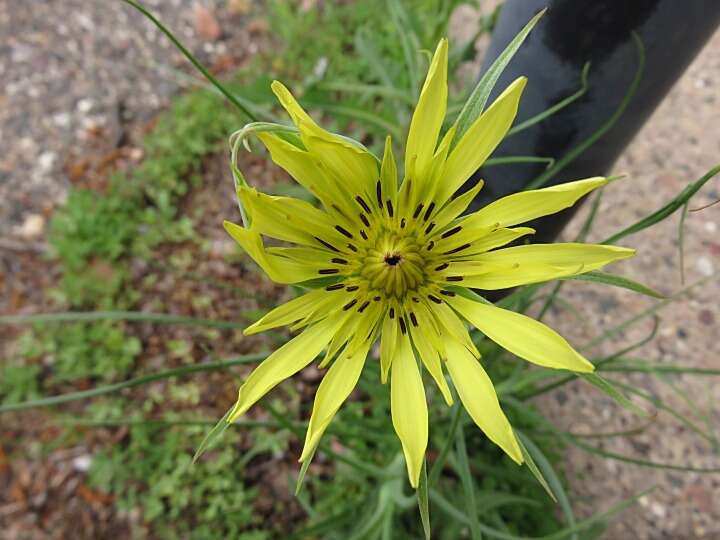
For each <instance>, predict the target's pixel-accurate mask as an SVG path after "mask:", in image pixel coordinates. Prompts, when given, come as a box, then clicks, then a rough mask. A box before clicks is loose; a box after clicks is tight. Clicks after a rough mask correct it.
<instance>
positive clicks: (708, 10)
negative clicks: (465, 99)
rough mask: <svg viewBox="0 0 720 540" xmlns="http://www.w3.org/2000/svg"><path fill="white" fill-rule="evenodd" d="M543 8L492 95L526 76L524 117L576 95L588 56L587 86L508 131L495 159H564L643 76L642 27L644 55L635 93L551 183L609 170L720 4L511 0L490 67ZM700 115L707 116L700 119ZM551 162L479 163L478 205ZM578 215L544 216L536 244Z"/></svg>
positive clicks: (703, 36) (518, 186) (708, 31)
mask: <svg viewBox="0 0 720 540" xmlns="http://www.w3.org/2000/svg"><path fill="white" fill-rule="evenodd" d="M544 7H547V8H548V10H547V13H546V14H545V16H544V17H543V18H542V19H541V20H540V22H539V23H538V25H537V27H536V28H535V29H534V30H533V32H532V33H531V34H530V36H529V37H528V39H527V41H526V42H525V43H524V44H523V45H522V47H521V48H520V50H519V51H518V52H517V54H516V55H515V57H514V58H513V60H512V61H511V62H510V65H509V66H508V68H507V69H506V70H505V72H504V73H503V76H502V77H501V79H500V81H498V84H497V85H496V87H495V90H494V94H495V95H497V94H498V93H499V92H500V91H502V89H503V88H505V86H506V85H507V84H508V83H510V82H511V81H512V80H513V79H515V78H516V77H519V76H520V75H526V76H527V77H528V85H527V88H526V90H525V93H524V95H523V99H522V102H521V105H520V111H519V113H518V118H517V121H516V123H517V122H521V121H523V120H526V119H528V118H531V117H533V116H535V115H536V114H538V113H541V112H542V111H544V110H546V109H547V108H549V107H551V106H552V105H554V104H556V103H557V102H559V101H560V100H562V99H563V98H565V97H567V96H569V95H571V94H572V93H574V92H575V91H576V90H577V89H578V88H579V85H580V82H579V81H580V73H581V70H582V68H583V66H584V65H585V63H586V62H590V71H589V77H588V90H587V92H586V93H585V95H584V96H583V97H582V98H580V99H579V100H578V101H576V102H574V103H573V104H571V105H570V106H568V107H567V108H565V109H563V110H562V111H560V112H558V113H557V114H555V115H554V116H551V117H549V118H548V119H546V120H544V121H543V122H541V123H540V124H536V125H535V126H533V127H531V128H529V129H527V130H524V131H521V132H519V133H517V134H515V135H512V136H510V137H508V138H507V139H506V140H505V141H504V142H503V143H502V144H501V146H500V147H499V149H498V150H497V151H496V152H495V154H494V156H545V157H552V158H555V159H559V158H561V157H562V156H564V155H565V154H567V152H569V151H571V150H572V149H574V148H576V147H577V146H578V145H580V144H581V143H582V142H583V141H585V140H586V139H587V138H588V137H590V136H591V135H592V134H593V133H594V132H595V131H597V130H598V129H599V128H600V127H601V126H602V125H603V124H604V123H605V122H606V121H607V120H608V119H609V118H610V117H611V116H612V115H613V113H614V112H615V111H616V109H618V107H619V106H620V104H621V102H622V100H623V97H624V96H625V94H626V92H627V91H628V88H629V86H630V85H631V83H632V80H633V78H634V76H635V74H636V71H637V67H638V60H639V55H638V47H637V45H636V43H635V41H634V40H633V37H632V34H633V33H635V34H636V35H637V37H638V38H639V39H640V42H641V43H642V45H643V48H644V51H645V57H646V62H645V69H644V70H643V74H642V79H641V81H640V83H639V86H638V88H637V91H636V93H635V94H634V96H633V98H632V100H631V101H630V102H629V104H628V106H627V108H626V109H625V111H624V113H623V114H622V116H620V117H619V119H618V121H617V122H616V123H615V124H614V125H613V127H612V128H610V129H609V131H607V132H606V133H605V134H604V135H603V136H602V137H601V138H600V139H599V140H598V141H597V142H596V143H595V144H594V145H592V146H591V147H590V148H588V149H587V150H586V151H584V152H583V153H582V154H581V155H580V156H579V157H578V158H577V159H575V160H574V161H572V162H571V163H569V164H568V165H567V166H565V167H564V168H563V169H562V170H560V171H558V172H557V174H555V175H554V176H553V177H552V178H551V179H550V180H549V181H548V184H558V183H562V182H567V181H570V180H576V179H580V178H585V177H588V176H596V175H603V174H606V173H607V172H608V171H609V170H610V167H611V166H612V164H613V162H614V161H615V159H617V157H618V156H619V155H620V153H621V152H622V151H623V149H624V148H625V147H626V146H627V144H628V143H629V142H630V141H631V140H632V138H633V137H634V136H635V134H636V133H637V132H638V130H639V129H640V128H641V127H642V125H643V124H644V123H645V121H646V120H647V118H648V117H649V116H650V114H651V113H652V112H653V110H654V109H655V108H656V107H657V106H658V104H659V103H660V102H661V101H662V99H663V97H664V96H665V95H666V94H667V92H668V91H669V90H670V88H671V87H672V85H673V84H674V83H675V81H676V80H677V79H678V78H679V77H680V75H681V74H682V73H683V71H684V70H685V68H686V67H687V66H688V64H689V63H690V62H691V61H692V60H693V58H694V57H695V56H696V55H697V54H698V52H699V51H700V49H701V48H702V46H703V45H704V44H705V42H706V41H707V40H708V39H709V38H710V36H711V35H712V33H713V31H714V30H715V29H716V28H717V26H718V24H719V23H720V1H718V0H687V1H684V2H681V1H679V0H506V2H505V3H504V5H503V7H502V11H501V13H500V17H499V20H498V23H497V25H496V28H495V31H494V33H493V38H492V42H491V45H490V48H489V50H488V53H487V56H486V57H485V61H484V66H483V70H485V69H487V67H488V66H489V65H490V63H492V61H493V60H494V59H495V58H496V57H497V55H498V54H499V53H500V52H501V51H502V50H503V49H504V48H505V46H506V45H507V44H508V43H509V42H510V40H511V39H512V38H513V37H514V36H515V35H516V34H517V32H518V31H519V30H520V29H521V28H522V26H523V25H524V24H525V23H526V22H527V21H528V20H529V19H530V18H531V17H532V16H533V15H534V14H535V13H537V12H538V11H540V10H541V9H542V8H544ZM697 120H698V122H702V118H698V119H697ZM544 168H545V166H544V165H543V164H521V165H520V164H517V165H515V164H513V165H503V166H495V167H485V168H483V169H481V170H480V171H478V173H477V177H480V178H484V179H485V180H486V183H485V188H484V189H483V190H482V191H481V192H480V195H479V197H478V199H477V200H476V201H475V204H476V205H477V206H482V205H485V204H487V203H488V202H490V201H492V200H495V199H497V198H499V197H502V196H503V195H506V194H508V193H512V192H515V191H520V190H522V189H524V188H525V186H527V185H528V184H529V183H530V182H532V181H533V179H535V178H537V177H539V176H540V175H541V174H542V173H543V171H544ZM571 216H572V209H571V210H570V211H566V212H563V213H561V214H558V215H555V216H550V217H548V218H544V219H541V220H538V221H537V222H536V223H535V224H534V225H535V226H536V228H537V230H538V234H537V235H535V238H534V241H536V242H543V241H550V240H552V239H553V238H555V236H557V234H558V233H559V232H560V231H561V230H562V228H563V227H564V225H565V224H566V223H567V221H568V220H569V219H570V217H571Z"/></svg>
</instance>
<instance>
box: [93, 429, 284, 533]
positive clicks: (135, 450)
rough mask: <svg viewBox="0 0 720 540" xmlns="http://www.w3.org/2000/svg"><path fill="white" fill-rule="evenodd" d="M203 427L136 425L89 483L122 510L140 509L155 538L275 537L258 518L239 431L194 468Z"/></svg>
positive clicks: (100, 460)
mask: <svg viewBox="0 0 720 540" xmlns="http://www.w3.org/2000/svg"><path fill="white" fill-rule="evenodd" d="M203 429H204V428H203V427H198V428H186V427H180V428H175V429H167V430H164V429H158V427H157V426H151V425H144V424H136V425H133V426H132V427H131V428H130V432H129V435H128V442H127V444H124V445H123V444H120V445H115V446H113V447H112V448H110V449H107V450H103V451H102V452H101V453H99V454H98V455H96V456H95V458H94V460H93V464H92V467H91V469H90V472H89V482H90V484H91V485H93V486H94V487H96V488H98V489H101V490H104V491H106V492H109V493H112V494H113V495H114V496H115V498H116V505H117V507H118V508H120V509H123V510H127V511H130V510H133V509H136V508H140V509H141V510H142V512H143V517H144V520H145V521H146V522H147V523H148V524H149V526H150V528H151V529H152V533H153V535H157V536H158V537H161V538H177V537H178V536H183V535H189V536H188V537H189V538H240V539H242V540H265V539H268V538H270V533H269V532H267V531H264V530H262V529H263V523H262V522H260V520H259V518H258V517H256V516H254V515H253V514H254V510H253V504H254V500H255V497H256V491H255V489H253V488H250V487H247V486H246V485H245V483H244V480H243V473H244V468H245V467H244V464H243V463H241V462H240V460H238V455H237V448H236V447H235V446H233V443H237V442H238V440H239V434H238V433H234V434H230V435H229V436H228V438H227V443H228V444H224V445H223V446H222V447H221V448H219V449H216V450H215V451H213V453H212V455H211V456H209V458H208V459H204V460H201V461H199V462H198V463H196V464H194V465H191V461H192V450H193V445H192V443H193V442H195V441H196V440H197V435H198V434H200V433H202V431H203ZM191 435H195V436H191Z"/></svg>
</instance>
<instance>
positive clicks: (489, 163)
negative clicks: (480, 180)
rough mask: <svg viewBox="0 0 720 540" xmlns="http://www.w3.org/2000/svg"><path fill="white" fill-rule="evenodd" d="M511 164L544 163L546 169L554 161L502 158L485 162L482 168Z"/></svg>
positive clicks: (542, 158) (549, 159) (537, 158)
mask: <svg viewBox="0 0 720 540" xmlns="http://www.w3.org/2000/svg"><path fill="white" fill-rule="evenodd" d="M513 163H545V164H546V166H547V167H552V166H553V164H554V163H555V159H554V158H550V157H536V156H503V157H496V158H490V159H487V160H485V163H483V167H492V166H494V165H512V164H513Z"/></svg>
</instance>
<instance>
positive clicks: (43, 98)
mask: <svg viewBox="0 0 720 540" xmlns="http://www.w3.org/2000/svg"><path fill="white" fill-rule="evenodd" d="M146 4H147V5H148V6H150V7H151V8H152V9H153V11H155V12H156V13H158V14H159V15H160V17H161V19H162V20H163V21H164V22H165V23H166V24H168V25H169V26H170V27H171V28H173V29H174V30H175V31H176V32H178V33H179V35H180V36H181V37H182V39H183V40H184V41H185V42H186V43H187V44H188V45H189V46H190V47H191V48H192V49H193V50H194V51H196V52H197V53H198V54H200V56H201V58H203V59H204V60H205V61H207V62H208V63H209V64H210V65H215V66H216V67H218V68H220V67H221V66H222V65H227V63H228V61H231V62H237V61H239V60H240V59H239V58H237V54H238V53H237V51H244V52H243V54H247V53H249V54H252V53H253V52H254V50H253V42H252V40H251V38H250V37H248V36H249V34H248V33H247V32H245V31H243V30H242V26H243V25H242V23H243V22H244V17H243V15H244V12H245V9H246V6H247V2H244V1H242V0H228V1H221V2H220V1H218V2H216V3H213V2H204V3H203V4H197V3H196V2H193V1H191V0H153V1H150V0H147V1H146ZM198 6H200V7H198ZM0 36H2V40H0V77H1V78H2V80H3V83H4V84H3V85H2V88H0V145H1V147H0V249H2V250H7V249H10V250H15V249H24V248H25V246H28V245H32V243H29V242H28V240H32V241H35V242H37V243H39V244H41V243H42V238H43V234H44V232H45V224H46V221H47V218H48V216H49V214H50V212H51V211H52V209H53V208H54V207H56V206H57V205H58V204H60V203H61V202H62V200H63V196H64V194H65V193H66V191H67V188H68V186H69V185H71V180H70V179H71V178H72V177H73V174H71V173H72V172H73V171H69V170H68V167H69V165H68V164H70V163H72V162H73V160H74V159H75V158H76V157H77V156H79V155H82V154H83V152H85V151H87V149H92V148H96V147H97V145H106V146H109V147H112V146H113V145H115V146H116V145H117V144H118V143H119V142H120V141H122V139H123V137H124V129H125V126H127V125H128V124H129V123H132V122H133V120H135V121H142V120H144V119H146V118H148V117H149V116H150V115H151V114H152V113H154V112H156V111H157V110H158V109H159V108H161V107H162V106H163V105H165V104H166V103H167V100H168V97H169V96H171V95H172V94H173V93H175V92H176V91H177V90H178V89H179V85H178V80H179V79H178V76H177V71H176V70H177V69H178V68H179V67H180V66H185V64H184V61H183V60H182V58H181V57H180V56H179V55H178V53H176V51H175V50H174V49H173V48H172V47H171V46H170V45H169V43H168V42H167V40H166V39H164V38H162V37H161V36H160V35H159V32H158V31H156V30H155V29H154V28H153V27H152V26H151V25H150V24H149V23H148V22H147V21H145V20H144V19H143V18H142V17H140V16H139V14H137V13H135V12H133V11H132V10H131V9H130V8H129V7H128V6H126V5H124V4H122V3H121V2H85V1H83V0H62V1H60V0H46V1H42V2H41V1H35V2H13V1H11V0H0ZM182 69H184V67H183V68H182ZM718 84H720V34H718V35H716V36H715V37H714V39H712V41H711V42H710V43H709V44H708V46H707V47H706V48H705V50H704V51H703V52H702V53H701V55H700V56H699V57H698V58H697V59H696V61H695V62H694V64H693V65H692V66H691V68H690V69H689V70H688V71H687V72H686V74H685V75H684V77H683V78H682V80H681V81H680V82H679V84H678V85H677V86H676V88H675V89H674V90H673V92H672V93H671V95H670V96H669V97H668V99H667V100H666V101H665V103H664V104H663V105H662V106H661V107H660V108H659V109H658V110H657V112H656V113H655V115H654V116H653V117H652V119H651V120H650V122H649V123H648V124H647V125H646V127H645V129H644V130H643V131H642V132H641V133H640V135H639V136H638V137H637V138H636V140H635V142H634V143H633V144H632V145H631V146H630V147H629V148H628V150H627V151H626V153H625V154H624V155H623V157H622V159H621V160H620V161H619V162H618V164H617V166H616V167H615V170H616V172H624V173H626V174H627V175H628V178H627V179H626V180H624V183H623V184H622V188H621V187H620V186H617V187H614V188H612V189H609V190H608V192H607V194H606V196H605V198H604V200H603V203H602V207H601V214H600V215H601V219H600V220H599V223H598V227H597V230H596V231H595V233H594V234H593V237H592V238H591V239H590V240H600V239H602V238H604V237H605V236H606V235H607V234H608V233H610V232H613V231H615V230H617V229H618V228H619V227H620V226H621V225H622V224H625V223H627V222H629V221H630V220H633V219H636V218H637V217H639V216H642V215H644V214H646V213H647V212H648V211H651V210H652V209H654V208H656V207H658V206H660V205H661V204H662V203H663V202H665V201H666V200H668V199H669V198H671V197H672V196H673V195H674V194H675V193H677V191H678V190H680V189H681V188H682V187H683V186H684V185H686V184H687V182H689V181H690V180H692V179H695V178H697V177H698V176H700V175H701V174H702V173H704V172H705V171H706V170H707V169H709V168H710V167H711V166H712V165H714V164H715V163H716V162H717V161H718V155H720V139H718V137H717V136H716V135H715V132H714V131H713V130H712V129H709V128H710V126H717V125H719V124H720V107H718V104H717V91H716V89H717V86H718ZM717 186H718V184H717V182H715V183H714V184H711V185H710V186H707V187H706V188H705V189H704V190H703V191H702V192H701V194H700V195H699V196H698V197H697V198H696V199H695V203H694V205H693V206H694V207H696V206H701V205H702V204H706V203H709V202H711V201H713V200H715V199H717V198H719V197H720V195H719V194H718V192H719V191H720V189H718V187H717ZM582 217H583V214H582V213H581V214H580V215H579V216H578V218H577V219H576V220H575V222H574V223H573V225H572V226H571V228H570V229H569V231H568V237H571V236H572V231H573V230H574V229H576V228H577V226H578V224H579V223H580V221H581V220H582ZM677 225H678V222H677V216H676V217H674V218H673V219H671V220H668V221H667V222H665V223H663V224H662V225H661V226H658V227H654V228H653V229H651V230H650V231H647V232H645V233H642V234H638V235H636V236H633V237H630V238H628V239H626V241H625V242H624V244H625V245H629V246H633V247H637V248H638V252H639V253H638V256H637V257H636V258H635V259H632V260H630V261H626V262H623V263H622V264H621V265H618V266H617V267H616V268H614V270H615V271H617V272H619V273H622V274H624V275H627V276H629V277H631V278H634V279H638V280H641V281H644V282H646V283H647V284H649V285H651V286H654V287H656V288H657V289H659V290H661V291H663V292H666V293H670V292H672V291H676V290H678V289H679V288H681V287H682V284H681V281H680V271H679V258H678V252H677ZM719 226H720V206H715V207H712V208H708V209H707V210H704V211H702V212H697V213H691V214H690V215H689V216H688V218H687V222H686V246H685V247H686V249H685V267H686V275H685V281H686V284H690V283H693V282H695V281H696V280H698V279H701V278H707V279H708V281H707V282H706V283H705V284H704V285H702V286H700V287H697V288H695V289H693V290H692V291H691V292H690V293H689V294H688V295H686V296H684V297H683V298H682V299H679V300H678V301H676V302H674V303H672V304H671V305H669V306H668V307H667V308H665V309H664V310H663V311H661V312H660V317H661V326H660V330H659V333H658V336H657V337H656V339H655V340H654V341H653V342H652V343H651V344H649V345H646V346H644V347H643V348H641V349H639V350H638V351H635V353H634V354H637V356H641V357H646V358H654V359H657V360H658V361H661V362H673V363H680V364H683V365H687V366H694V367H715V368H717V360H716V358H717V357H718V353H720V345H718V342H717V341H716V340H715V335H714V332H713V330H715V331H716V330H717V328H718V321H719V320H720V308H718V305H717V298H718V297H719V296H718V293H720V283H719V281H718V278H717V271H718V269H719V267H720V240H718V238H719V237H718V227H719ZM21 242H22V243H21ZM563 297H564V298H565V299H566V300H568V301H570V302H572V303H574V304H575V305H576V306H577V307H578V308H579V310H580V312H581V313H582V315H583V318H578V317H577V316H576V315H575V314H573V313H572V312H570V311H567V310H564V311H562V312H552V313H550V316H549V317H548V322H550V323H551V324H552V325H553V326H555V327H556V328H557V329H558V330H560V331H561V332H562V333H563V334H564V335H566V336H568V338H569V339H570V340H571V341H572V342H573V343H577V344H581V343H583V342H586V341H588V340H589V339H590V338H592V337H593V336H595V335H597V334H598V333H599V332H601V331H602V330H603V329H607V328H610V327H612V326H613V325H614V324H617V323H618V322H620V321H622V320H623V319H624V318H626V317H628V316H630V315H631V314H634V313H638V312H640V311H641V310H643V309H645V308H646V307H648V306H649V305H651V302H648V301H646V300H644V299H642V298H639V297H638V296H637V295H632V294H626V293H624V292H621V291H610V290H609V289H607V288H599V287H596V286H593V285H589V284H576V283H573V284H569V285H568V286H566V287H565V289H564V293H563ZM650 327H651V322H648V321H645V322H643V323H640V324H638V325H636V326H634V327H632V328H630V329H628V330H627V331H626V332H624V333H622V334H620V335H618V336H616V337H615V338H613V339H612V340H609V341H608V342H606V343H605V344H604V345H603V346H602V347H600V349H599V352H601V353H608V352H611V351H614V350H617V349H620V348H622V347H623V346H624V345H626V344H630V343H633V342H635V341H637V340H639V339H640V338H641V337H642V336H644V335H646V334H647V333H648V332H649V330H650ZM628 380H630V381H631V382H632V383H633V384H637V385H639V386H642V387H643V388H646V389H648V390H649V391H651V392H652V393H653V394H654V395H656V396H657V397H659V398H661V399H663V400H666V401H667V402H668V403H671V404H672V405H673V406H676V407H678V408H679V409H680V410H683V411H686V412H692V407H690V406H689V405H688V404H687V403H686V402H685V401H684V400H683V398H682V397H681V396H680V395H679V394H678V393H677V392H675V391H674V390H673V388H672V387H671V386H669V385H667V384H664V383H660V382H658V381H656V380H655V381H651V380H650V379H648V378H645V377H632V378H628ZM676 382H677V385H678V386H679V387H680V388H682V389H683V390H684V391H685V392H686V393H687V395H688V396H691V397H692V401H693V402H694V406H695V407H697V408H698V409H699V410H700V411H701V412H702V413H703V414H705V415H707V419H708V424H709V425H710V426H712V427H714V428H716V429H717V426H718V424H719V422H718V419H719V418H720V416H719V415H720V410H719V407H720V406H719V405H718V403H720V386H718V385H717V384H715V385H713V384H712V382H713V381H712V380H711V379H707V378H700V377H696V378H690V377H682V378H680V379H679V380H677V381H676ZM541 404H542V406H543V408H544V409H545V410H546V412H548V413H549V414H551V415H552V417H553V418H554V419H555V420H556V422H557V423H558V424H559V425H560V426H562V427H564V428H567V429H569V430H571V431H574V432H579V433H582V432H587V431H589V430H597V431H603V432H609V431H614V430H618V429H628V428H631V427H633V426H637V425H639V424H641V423H642V420H641V419H638V418H636V417H632V416H629V415H627V414H626V413H624V412H623V411H621V409H619V407H617V406H616V405H614V404H613V403H611V402H610V401H609V400H608V399H607V398H605V397H604V396H602V395H600V394H599V393H597V392H596V391H594V390H592V389H589V387H587V386H586V385H580V384H576V385H570V386H568V387H567V388H565V389H563V390H562V391H558V392H555V393H554V394H553V395H552V396H550V397H547V398H544V399H543V400H542V401H541ZM591 443H593V444H595V441H591ZM598 444H602V447H603V448H604V449H605V450H608V451H613V452H617V453H622V454H627V455H632V456H636V457H640V458H644V459H650V460H655V461H658V462H664V463H675V464H687V465H692V466H695V467H712V466H717V464H718V459H717V456H716V454H714V451H713V449H712V448H711V447H710V445H709V444H708V443H707V442H706V441H703V440H702V439H701V438H700V437H698V436H696V435H694V434H693V433H691V432H689V431H688V430H687V428H685V427H683V426H682V425H680V424H679V423H678V422H677V421H675V420H673V419H672V418H671V417H670V416H669V415H667V414H662V413H661V414H659V415H658V416H657V417H655V418H654V420H653V421H652V424H651V426H650V427H649V429H647V430H645V431H644V432H643V433H642V434H640V435H636V436H633V437H630V438H622V439H608V440H605V441H604V442H602V443H598ZM715 452H716V450H715ZM567 464H568V467H569V476H570V478H571V482H572V484H573V485H574V487H575V490H576V492H577V493H578V494H579V495H578V498H577V500H576V503H577V505H578V506H579V508H580V511H581V513H583V512H584V513H589V512H591V511H595V510H597V509H598V508H603V507H609V506H611V505H612V504H613V503H615V502H617V501H619V500H620V499H622V498H624V497H628V496H630V495H632V494H634V493H637V492H638V491H640V490H642V489H645V488H648V487H651V486H656V489H655V490H654V491H653V492H652V493H650V494H648V495H646V496H645V497H643V498H642V499H641V500H640V504H639V505H636V506H634V507H633V508H632V509H631V510H628V511H626V512H625V513H624V514H622V515H621V516H620V517H618V518H617V519H616V521H615V524H614V525H613V528H612V529H611V531H610V532H609V533H608V535H607V536H606V538H608V539H629V538H638V539H666V538H667V539H678V540H683V539H693V538H704V539H712V538H720V526H719V525H718V523H720V495H719V494H718V493H720V476H718V475H699V474H685V473H681V472H677V473H676V472H666V471H660V470H658V469H647V468H640V467H636V466H631V465H625V464H621V463H618V462H616V461H611V460H603V459H601V458H599V457H597V456H591V455H587V454H585V453H582V452H580V451H576V450H570V451H568V453H567Z"/></svg>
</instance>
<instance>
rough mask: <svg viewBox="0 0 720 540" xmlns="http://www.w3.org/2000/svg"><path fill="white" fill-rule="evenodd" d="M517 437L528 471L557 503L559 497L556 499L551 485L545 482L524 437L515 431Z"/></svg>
mask: <svg viewBox="0 0 720 540" xmlns="http://www.w3.org/2000/svg"><path fill="white" fill-rule="evenodd" d="M515 435H516V437H515V438H516V439H517V442H518V446H520V451H521V452H522V455H523V459H524V460H525V464H526V465H527V466H528V469H530V472H531V473H532V474H533V476H534V477H535V479H536V480H537V481H538V483H539V484H540V485H541V486H542V487H543V489H544V490H545V491H546V492H547V494H548V495H550V498H551V499H552V500H553V501H555V502H557V497H555V494H554V493H553V490H552V489H550V485H549V484H548V482H547V480H545V477H544V476H543V474H542V472H540V469H539V468H538V466H537V464H536V463H535V460H534V459H533V457H532V454H531V453H530V452H528V449H527V448H526V447H525V444H524V443H523V438H524V437H523V435H522V434H521V433H520V432H519V431H518V430H515Z"/></svg>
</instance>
